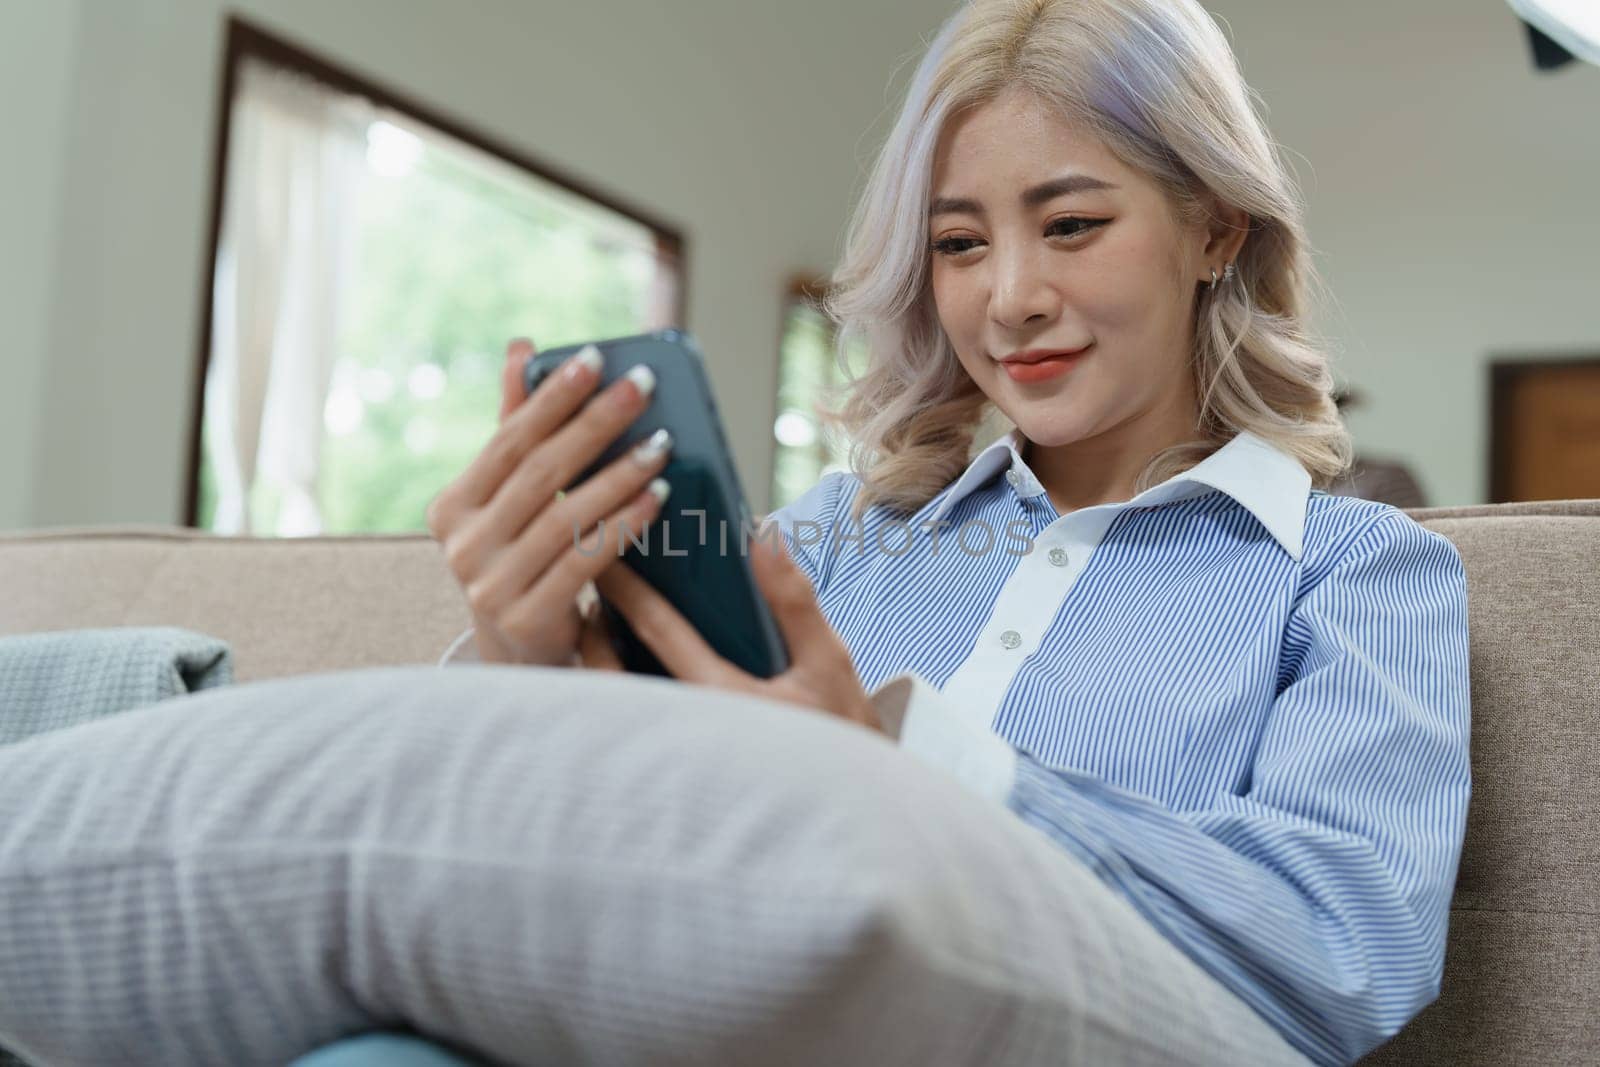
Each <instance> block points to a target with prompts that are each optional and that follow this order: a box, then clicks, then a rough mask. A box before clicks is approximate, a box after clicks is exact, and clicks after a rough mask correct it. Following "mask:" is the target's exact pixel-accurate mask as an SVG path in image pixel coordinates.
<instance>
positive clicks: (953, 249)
mask: <svg viewBox="0 0 1600 1067" xmlns="http://www.w3.org/2000/svg"><path fill="white" fill-rule="evenodd" d="M980 243H981V242H980V241H979V240H978V239H977V238H976V237H941V238H939V239H938V240H937V241H934V242H932V243H931V244H929V245H928V251H930V252H933V253H936V254H938V255H941V256H958V255H960V254H961V253H963V252H970V251H972V248H973V246H974V245H977V244H980Z"/></svg>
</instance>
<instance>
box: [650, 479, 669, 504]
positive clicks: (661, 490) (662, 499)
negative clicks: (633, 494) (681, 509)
mask: <svg viewBox="0 0 1600 1067" xmlns="http://www.w3.org/2000/svg"><path fill="white" fill-rule="evenodd" d="M671 492H672V486H671V485H669V484H667V480H666V479H665V478H652V479H650V493H651V495H652V496H654V497H655V498H656V503H657V504H665V503H666V502H667V495H668V494H669V493H671Z"/></svg>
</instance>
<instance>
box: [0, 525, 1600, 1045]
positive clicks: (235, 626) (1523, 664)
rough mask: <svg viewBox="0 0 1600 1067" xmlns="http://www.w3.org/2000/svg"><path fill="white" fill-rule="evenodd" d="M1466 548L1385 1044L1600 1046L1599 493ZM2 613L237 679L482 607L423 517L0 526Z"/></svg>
mask: <svg viewBox="0 0 1600 1067" xmlns="http://www.w3.org/2000/svg"><path fill="white" fill-rule="evenodd" d="M1412 514H1413V516H1414V517H1415V518H1417V519H1418V520H1419V521H1420V522H1422V523H1423V524H1424V525H1426V526H1428V527H1430V528H1432V529H1434V530H1437V531H1439V532H1440V533H1442V534H1444V535H1445V536H1447V537H1449V538H1450V539H1451V540H1452V541H1453V542H1454V543H1455V544H1456V546H1457V547H1458V549H1459V550H1460V552H1461V555H1462V558H1463V560H1464V561H1465V564H1466V569H1467V577H1468V582H1469V589H1470V613H1471V620H1472V658H1473V663H1472V686H1473V737H1472V763H1473V796H1472V805H1471V809H1470V812H1469V817H1468V826H1467V842H1466V849H1465V853H1464V855H1463V858H1462V862H1461V868H1460V873H1459V876H1458V879H1457V883H1456V893H1455V899H1454V902H1453V906H1452V914H1451V923H1450V941H1449V948H1448V952H1447V955H1446V960H1445V977H1444V984H1443V991H1442V993H1441V995H1440V997H1439V999H1438V1000H1437V1001H1435V1002H1434V1003H1433V1004H1432V1005H1430V1006H1429V1007H1428V1008H1426V1009H1425V1010H1424V1011H1423V1012H1422V1013H1421V1015H1420V1016H1419V1017H1418V1018H1417V1019H1415V1020H1414V1021H1413V1022H1412V1023H1411V1025H1409V1026H1408V1027H1406V1029H1405V1030H1403V1031H1402V1032H1401V1033H1400V1034H1399V1035H1398V1036H1397V1037H1396V1038H1395V1039H1394V1040H1392V1041H1391V1042H1389V1043H1388V1044H1387V1045H1385V1046H1383V1047H1382V1048H1380V1049H1378V1050H1377V1051H1375V1052H1374V1053H1373V1054H1371V1055H1370V1056H1368V1057H1367V1058H1366V1060H1364V1061H1363V1062H1365V1063H1370V1064H1408V1065H1412V1064H1483V1065H1490V1064H1493V1065H1496V1067H1498V1065H1499V1064H1503V1063H1511V1062H1518V1063H1541V1064H1559V1063H1571V1064H1576V1063H1593V1062H1595V1059H1594V1057H1595V1050H1596V1049H1600V1011H1596V1010H1595V1008H1596V999H1595V989H1596V988H1597V987H1600V907H1597V905H1596V898H1595V890H1594V887H1595V885H1596V884H1597V882H1600V687H1597V685H1596V683H1595V679H1596V678H1600V567H1596V566H1595V561H1596V560H1600V500H1590V501H1553V502H1546V503H1537V504H1501V505H1488V506H1481V507H1470V508H1456V509H1433V510H1424V511H1415V512H1412ZM0 589H4V590H5V591H6V595H5V597H4V598H3V599H0V634H14V633H25V632H31V631H38V630H55V629H72V628H80V627H101V626H123V625H172V626H183V627H187V628H191V629H194V630H198V631H200V632H202V633H206V634H211V635H214V636H217V637H220V638H223V639H224V640H226V641H227V642H229V644H230V645H231V646H232V648H233V650H234V653H235V673H236V677H237V679H238V680H239V681H241V682H246V681H250V680H252V679H260V678H270V677H277V676H282V675H288V674H297V673H306V672H313V671H325V670H337V669H341V668H353V667H366V666H378V665H384V664H405V663H430V662H433V661H434V660H436V659H437V658H438V656H439V655H440V653H441V652H443V650H444V649H445V647H446V646H447V645H448V644H449V643H450V641H451V639H452V638H454V637H455V636H456V635H457V634H458V633H460V632H461V630H462V629H463V628H464V627H465V626H467V625H468V624H469V617H468V613H467V611H466V606H465V604H464V602H463V600H462V597H461V594H460V592H459V590H458V589H457V587H456V586H455V584H454V583H453V582H452V580H451V578H450V576H449V574H448V572H447V571H446V569H445V567H444V564H443V560H442V558H441V556H440V553H439V551H438V547H437V545H435V544H434V542H433V541H431V540H430V539H429V538H427V537H424V536H417V535H374V536H365V537H329V538H305V539H280V538H244V537H223V536H217V535H212V534H206V533H202V532H199V531H195V530H191V529H186V528H176V527H159V526H157V527H148V526H147V527H122V528H77V529H74V528H58V529H46V530H38V531H33V532H21V533H7V534H3V535H0Z"/></svg>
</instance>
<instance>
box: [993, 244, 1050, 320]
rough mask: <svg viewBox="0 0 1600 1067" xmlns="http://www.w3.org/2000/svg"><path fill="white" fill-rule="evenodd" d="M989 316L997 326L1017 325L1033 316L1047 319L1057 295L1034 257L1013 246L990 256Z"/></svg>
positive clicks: (1033, 318)
mask: <svg viewBox="0 0 1600 1067" xmlns="http://www.w3.org/2000/svg"><path fill="white" fill-rule="evenodd" d="M991 261H992V262H993V263H994V274H993V276H992V277H991V279H990V282H991V286H992V288H991V290H990V293H989V317H990V318H992V319H993V320H994V321H995V323H996V324H997V325H999V326H1004V327H1006V328H1008V329H1017V328H1020V327H1022V326H1024V325H1027V324H1028V323H1030V322H1033V321H1034V320H1036V319H1043V320H1045V321H1048V320H1049V319H1050V318H1052V317H1053V316H1054V315H1055V314H1056V313H1057V311H1058V310H1059V309H1060V303H1061V298H1060V295H1059V294H1058V293H1057V292H1056V289H1055V286H1054V285H1052V284H1051V282H1050V279H1049V278H1047V277H1046V276H1045V272H1044V271H1043V269H1042V268H1041V265H1040V264H1039V263H1038V262H1037V260H1036V258H1035V257H1033V256H1032V255H1029V254H1028V252H1027V251H1026V250H1023V249H1016V250H1013V251H1010V252H1001V253H1000V254H999V255H996V256H993V257H992V258H991Z"/></svg>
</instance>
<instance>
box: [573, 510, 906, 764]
mask: <svg viewBox="0 0 1600 1067" xmlns="http://www.w3.org/2000/svg"><path fill="white" fill-rule="evenodd" d="M764 533H765V532H764ZM750 569H751V570H752V571H753V572H754V573H755V578H756V584H757V586H758V587H759V588H760V589H761V593H762V595H763V596H764V597H765V598H766V601H767V605H768V606H769V607H770V608H771V609H772V614H773V617H774V618H775V619H776V620H777V623H778V628H779V630H780V631H781V632H782V634H783V640H784V643H785V644H787V645H788V646H789V669H788V670H786V671H784V672H783V673H782V674H779V675H776V676H775V677H772V678H757V677H755V676H754V675H752V674H749V673H747V672H746V671H743V670H741V669H740V668H738V667H736V666H734V665H733V664H732V663H729V662H728V661H727V660H726V659H723V658H722V657H721V656H719V655H718V654H717V653H716V652H715V651H713V650H712V648H711V646H710V645H708V644H706V642H705V639H704V638H702V637H701V636H700V634H699V633H698V632H697V631H696V630H695V628H694V627H693V626H692V625H691V624H690V623H689V621H688V620H687V619H685V618H684V617H683V615H682V614H680V613H679V612H678V609H677V608H674V607H673V606H672V605H671V604H670V603H668V601H667V599H666V598H665V597H663V596H662V595H661V594H660V593H658V592H656V591H655V589H654V588H652V587H651V586H650V584H649V583H648V582H646V581H645V580H644V579H643V578H640V577H639V576H638V575H637V574H634V573H633V571H631V570H629V569H628V568H627V567H626V566H617V567H612V568H610V569H609V570H607V571H606V572H605V573H604V574H602V575H600V576H599V577H598V578H597V579H596V580H595V585H596V587H597V588H598V589H599V591H600V595H601V596H603V597H605V599H606V600H608V601H609V602H610V603H611V605H612V606H613V607H615V608H616V609H617V610H618V611H619V612H620V613H621V614H622V616H623V618H625V619H627V620H628V625H629V626H630V627H632V629H633V632H634V633H635V634H637V635H638V637H639V640H641V641H643V642H644V643H645V644H646V645H647V646H649V648H650V651H652V652H654V653H655V655H656V658H657V659H659V660H660V661H661V664H662V666H664V667H666V668H667V670H669V671H671V672H672V674H673V675H674V676H675V677H677V678H678V679H680V680H682V681H685V682H695V683H698V684H701V685H711V686H716V687H718V688H721V689H732V690H734V691H735V692H740V693H752V694H754V695H756V696H763V697H768V698H770V699H773V700H784V701H788V702H789V703H791V704H803V705H805V706H807V707H811V708H817V709H820V710H822V711H826V712H828V713H829V714H832V715H837V716H839V717H840V718H843V719H848V720H850V721H851V722H854V723H857V724H859V725H861V726H864V727H866V728H867V729H869V730H873V731H876V732H877V733H880V734H881V733H884V732H885V731H884V729H883V726H882V724H881V723H879V721H878V716H877V713H876V712H875V711H874V710H873V706H872V699H871V698H870V697H869V696H868V695H867V692H866V690H865V689H864V688H862V685H861V680H860V678H858V677H857V676H856V669H855V664H854V662H853V661H852V660H851V658H850V651H849V649H847V648H846V647H845V644H844V642H843V641H842V640H840V639H839V635H838V634H836V633H834V631H833V627H832V626H831V625H829V623H828V620H827V618H826V617H825V616H824V615H823V614H822V609H821V608H820V607H818V606H817V599H816V595H815V594H814V593H813V592H812V589H811V581H810V579H808V578H807V577H806V576H805V573H804V572H803V571H801V570H800V568H799V567H797V566H796V565H795V562H794V560H792V559H790V558H789V553H788V550H787V548H786V546H785V545H784V543H783V537H782V535H781V534H778V535H777V536H772V537H769V536H765V535H763V536H758V537H755V538H752V539H751V543H750Z"/></svg>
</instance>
